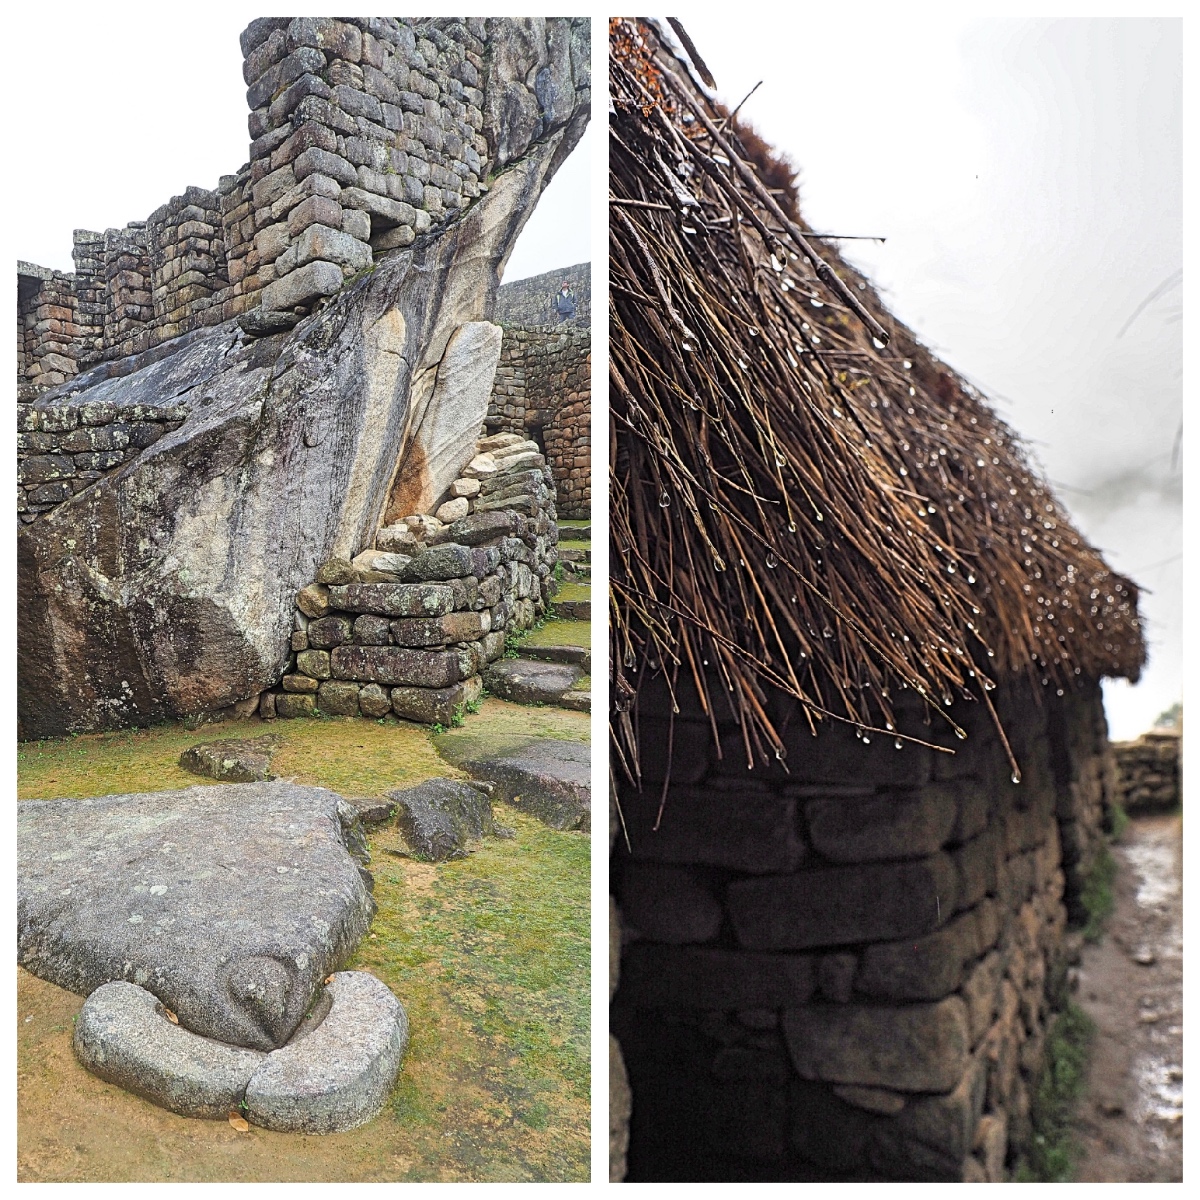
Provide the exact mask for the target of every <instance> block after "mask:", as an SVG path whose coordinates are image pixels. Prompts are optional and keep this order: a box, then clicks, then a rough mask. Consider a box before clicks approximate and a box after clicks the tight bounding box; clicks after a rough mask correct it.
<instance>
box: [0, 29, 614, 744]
mask: <svg viewBox="0 0 1200 1200" xmlns="http://www.w3.org/2000/svg"><path fill="white" fill-rule="evenodd" d="M242 51H243V57H244V75H245V79H246V82H247V85H248V88H249V90H248V93H247V95H248V100H249V104H250V108H251V113H250V136H251V138H252V139H253V140H252V144H251V147H250V155H249V162H248V163H247V164H246V165H245V166H244V167H243V168H241V169H240V170H239V171H238V172H236V173H235V174H233V175H229V176H225V177H223V178H222V179H221V180H220V182H219V184H218V186H217V187H216V188H215V189H203V188H188V189H186V190H185V191H184V192H183V193H182V194H181V195H179V196H176V197H174V198H172V199H171V200H170V201H169V202H168V203H167V204H165V205H163V206H161V207H160V208H159V209H157V210H156V211H155V212H154V213H152V214H151V215H150V216H149V218H148V219H147V220H145V221H135V222H130V223H129V224H128V225H127V226H125V227H124V228H123V229H111V230H107V231H105V232H103V233H94V232H88V231H78V232H77V233H76V238H75V260H76V271H75V273H74V274H73V275H63V274H59V273H56V272H52V271H46V270H43V269H42V268H40V267H35V266H32V265H29V264H20V265H19V267H18V330H17V334H18V388H19V397H18V398H19V401H20V404H19V407H18V418H17V419H18V426H19V429H18V432H19V435H20V443H19V450H18V455H19V459H20V490H19V492H18V509H19V518H20V521H19V525H20V531H19V537H18V562H19V567H18V582H19V589H20V593H21V599H20V602H19V604H18V611H19V612H20V613H21V614H22V616H21V617H20V620H19V626H20V627H19V631H18V654H19V660H20V663H19V678H20V687H19V694H20V700H19V707H20V713H21V715H20V726H21V731H22V736H26V737H40V736H54V735H58V734H62V733H65V732H68V731H72V730H83V729H96V728H111V727H115V726H122V725H129V724H144V723H146V722H151V721H159V720H164V719H172V718H178V717H182V716H187V715H193V714H201V713H210V714H211V713H216V712H225V711H230V712H239V713H244V712H247V711H251V710H253V709H254V708H257V707H261V706H262V704H263V701H262V699H261V697H262V694H263V693H264V692H268V693H272V694H275V693H276V689H278V688H279V686H280V680H281V678H282V677H283V676H284V675H288V676H289V677H294V681H293V685H292V686H293V687H295V686H299V687H306V686H307V685H305V684H302V683H300V684H297V682H296V681H299V680H301V679H310V680H315V682H316V685H317V689H318V692H319V690H320V688H321V685H322V684H324V683H327V682H338V683H340V684H343V685H344V684H346V683H356V684H359V685H361V687H367V686H369V685H371V684H374V685H375V686H377V687H381V688H389V689H395V688H398V687H427V688H434V690H441V689H444V688H451V689H453V688H457V687H460V685H461V686H462V687H464V688H466V689H467V690H468V691H469V688H470V687H471V686H474V685H472V684H471V682H470V681H471V680H473V679H477V677H478V674H479V667H480V666H481V665H482V661H481V662H479V663H476V662H474V660H473V659H471V658H470V656H468V658H467V659H462V660H460V666H459V667H458V668H451V667H450V666H449V665H448V660H446V662H445V663H444V664H443V665H444V668H445V669H444V670H443V671H442V674H441V676H436V677H435V676H434V675H425V676H422V677H421V679H416V678H414V679H413V681H412V682H411V683H410V682H400V681H399V680H396V681H389V680H385V679H383V678H378V679H377V678H375V675H376V674H380V672H378V671H376V670H375V668H371V670H370V671H366V670H356V669H355V668H352V667H350V666H349V665H347V663H345V662H342V663H341V666H340V667H339V668H338V672H337V673H335V672H334V667H333V663H334V656H333V651H335V650H337V649H339V647H338V646H335V645H332V644H331V645H330V646H329V647H320V646H315V645H313V646H308V647H306V648H305V649H301V650H297V649H294V648H293V640H294V639H293V636H292V635H293V634H300V633H304V632H305V630H304V629H298V628H296V624H297V622H296V620H295V616H296V610H295V604H296V596H297V593H298V592H300V591H301V590H302V589H304V588H306V587H307V586H308V585H310V584H313V583H314V582H319V583H320V586H321V587H329V586H333V587H348V586H351V583H350V581H347V582H344V583H333V582H332V581H330V582H329V583H326V582H325V581H323V580H322V581H317V576H318V572H319V571H320V570H321V568H322V567H323V566H324V565H326V564H329V563H331V562H335V561H337V562H343V563H346V564H349V563H350V562H351V561H352V560H357V559H359V558H360V556H361V555H362V554H363V552H364V551H370V552H371V553H372V554H374V553H375V552H379V553H380V554H401V555H406V556H408V557H411V558H413V559H414V562H415V561H416V560H417V557H418V556H417V554H416V549H417V548H418V547H422V546H423V547H424V548H425V549H426V550H427V551H429V552H432V551H434V550H436V551H437V553H438V554H441V555H442V556H443V558H445V557H446V556H447V555H448V556H450V557H453V555H454V553H455V550H454V546H457V547H458V548H459V549H460V550H462V552H463V553H464V554H466V553H470V554H472V555H477V556H478V555H482V558H483V559H484V560H486V561H484V562H482V564H477V563H475V562H474V561H473V562H472V564H471V567H470V568H469V569H468V567H467V566H466V564H465V561H464V562H462V563H459V564H458V566H457V567H456V568H455V569H454V570H451V568H450V567H449V566H447V565H446V563H445V562H443V565H442V566H441V567H439V568H438V571H449V572H450V573H449V574H433V575H429V576H427V577H425V578H422V579H418V580H416V581H415V582H416V583H417V584H418V585H419V586H421V587H427V586H428V587H432V586H435V585H436V586H450V585H451V584H452V583H453V581H454V580H457V581H458V582H457V585H455V586H454V587H453V588H452V591H453V592H454V595H453V602H452V604H451V605H450V606H449V607H446V606H445V605H442V607H441V610H440V611H439V612H438V613H437V614H436V615H432V614H431V615H429V616H428V619H430V620H434V619H436V620H439V621H441V620H443V618H445V619H446V621H445V622H444V624H446V628H444V629H442V630H440V640H437V641H434V640H427V641H426V642H425V643H424V644H420V645H406V644H404V643H402V642H398V641H396V640H395V638H396V637H397V636H400V637H409V636H411V634H410V633H407V632H403V631H401V633H400V634H398V635H397V634H391V633H389V639H388V640H387V642H386V646H387V647H390V648H391V649H392V650H395V651H404V652H406V653H407V652H412V653H416V654H417V655H418V657H419V656H420V655H422V654H428V653H433V650H432V649H430V648H431V647H436V646H439V645H445V646H447V647H453V646H459V645H470V646H474V645H479V644H481V643H482V639H483V638H484V637H486V636H488V634H491V633H493V632H495V633H499V632H501V629H500V627H499V625H498V624H497V625H494V626H492V627H490V628H488V629H486V630H485V629H483V628H482V625H483V624H484V623H485V622H486V621H488V620H497V619H498V620H499V621H502V622H503V623H504V627H505V628H508V627H509V622H510V621H516V622H522V621H525V620H527V619H532V616H533V615H534V614H536V613H537V612H539V611H541V609H540V607H539V606H543V605H544V604H545V601H546V599H547V592H546V591H545V583H546V580H547V579H548V578H549V575H550V572H551V571H552V568H553V564H554V559H553V548H554V545H555V542H556V537H555V535H554V532H553V529H552V526H553V523H554V521H555V511H554V504H553V493H552V490H551V487H552V485H551V481H550V479H549V478H548V477H547V475H546V473H545V471H544V467H545V463H544V460H543V457H542V453H541V450H540V448H539V446H537V445H521V444H522V443H525V442H527V441H528V440H529V439H528V438H527V437H526V435H525V433H524V431H523V430H514V431H512V436H511V437H510V438H509V439H507V440H506V441H505V446H507V447H509V448H511V447H513V446H517V445H520V453H515V454H510V455H509V456H508V457H507V458H506V462H507V465H508V466H510V467H512V468H513V470H512V471H511V472H507V473H506V472H505V471H501V470H499V468H498V466H497V463H498V462H499V460H500V459H501V458H505V455H503V454H500V453H498V451H499V450H500V449H502V447H501V446H500V444H499V443H497V444H496V445H495V446H493V447H492V448H491V450H490V451H487V452H485V454H484V455H481V456H479V457H481V458H483V459H484V462H483V466H482V467H481V468H477V469H472V468H470V467H468V463H469V462H470V460H471V459H472V451H473V450H474V449H475V443H476V439H477V438H478V436H479V434H480V430H481V427H483V426H484V424H485V419H486V417H487V410H488V399H489V397H490V395H491V393H492V383H493V377H494V371H495V366H496V362H497V360H498V358H499V354H500V342H501V331H500V328H499V327H498V326H497V325H494V324H493V323H492V322H491V320H490V318H491V316H492V311H493V308H494V305H495V300H496V295H497V292H498V290H499V276H500V273H501V271H502V269H503V265H504V263H505V262H506V261H507V260H508V257H509V255H510V254H511V252H512V249H513V246H514V245H515V243H516V240H517V237H518V236H519V234H520V232H521V229H522V228H523V226H524V223H525V221H526V220H527V219H528V216H529V214H530V213H531V212H532V210H533V208H534V206H535V204H536V202H537V200H538V198H539V196H540V195H541V193H542V191H543V189H544V188H545V186H546V185H547V183H548V182H549V180H550V179H551V178H552V177H553V174H554V172H555V171H556V170H557V168H558V166H559V165H560V164H561V162H562V161H563V160H564V159H565V158H566V156H567V155H568V154H569V153H570V152H571V150H572V149H573V147H574V146H575V144H576V143H577V142H578V140H579V138H580V137H581V136H582V134H583V130H584V128H585V127H586V124H587V120H588V116H589V113H590V83H591V81H590V51H589V21H588V20H587V19H586V18H540V17H534V18H492V17H489V18H470V19H463V20H460V19H451V18H435V19H420V20H418V19H412V20H409V19H401V18H392V17H383V18H375V17H372V18H345V19H341V18H339V19H333V18H308V17H298V18H286V17H279V18H275V17H272V18H266V19H263V20H260V21H255V22H253V23H252V24H251V25H250V26H249V28H248V29H247V30H246V32H245V34H244V35H243V38H242ZM491 432H492V433H496V432H498V431H495V430H492V431H491ZM499 432H507V431H499ZM488 453H490V454H491V455H492V458H493V459H494V460H495V461H494V462H493V463H492V464H491V467H492V469H491V470H490V471H489V470H488V469H486V468H487V467H488V463H487V461H486V458H487V454H488ZM522 455H524V456H525V457H524V458H522ZM518 467H519V468H520V469H519V470H518V469H517V468H518ZM489 476H495V478H494V479H493V480H492V482H488V478H489ZM501 476H503V479H501ZM535 476H536V478H535ZM500 512H503V513H508V514H509V516H510V517H511V518H512V521H511V526H512V527H511V528H510V529H508V530H507V531H506V532H505V533H504V534H503V535H496V536H503V537H510V538H512V539H513V540H514V543H515V544H514V545H512V546H507V547H504V548H502V547H501V546H500V545H499V544H491V545H486V544H484V543H485V542H487V541H488V540H489V538H482V539H481V540H480V541H479V542H469V541H466V540H460V541H458V542H456V543H454V544H453V545H449V544H447V545H438V544H437V543H436V542H435V541H434V540H433V538H432V534H434V533H436V532H437V531H438V530H439V529H441V528H443V527H447V526H452V525H454V523H455V522H457V521H460V520H462V519H463V518H464V517H465V518H468V519H470V520H480V519H482V518H483V517H485V516H487V515H488V514H490V513H500ZM438 513H440V514H441V518H440V519H439V518H438V516H437V514H438ZM408 516H412V517H414V518H420V520H415V521H414V526H417V527H419V528H414V529H413V530H411V531H408V532H412V534H413V542H412V543H411V544H407V543H405V544H406V545H408V548H407V549H404V548H402V546H401V544H400V543H396V544H393V543H390V542H386V539H385V541H384V542H380V543H377V542H376V535H377V534H378V533H379V532H380V530H381V527H383V528H386V529H390V530H391V531H392V533H391V535H389V536H392V537H393V538H395V537H397V536H399V534H400V533H402V532H405V530H401V529H400V528H399V527H400V526H403V525H405V524H406V522H405V521H404V518H405V517H408ZM518 517H519V518H520V520H519V521H518V520H517V519H516V518H518ZM418 534H420V535H421V536H418ZM472 536H474V534H472ZM489 537H490V535H489ZM401 540H402V539H401ZM445 540H446V541H447V543H448V539H445ZM491 540H492V541H493V542H494V541H495V539H494V538H491ZM518 545H519V547H520V548H519V549H518V548H517V546H518ZM435 557H436V556H435ZM493 558H494V559H495V560H496V561H495V562H492V561H491V560H492V559H493ZM422 561H425V562H426V565H428V564H429V563H431V562H432V561H433V559H428V560H422ZM379 565H380V564H379V563H375V564H374V568H378V567H379ZM391 565H392V566H395V563H394V562H393V563H392V564H391ZM484 567H486V570H484ZM413 569H414V570H417V569H418V568H417V567H414V568H413ZM420 569H424V568H420ZM476 570H478V571H479V572H481V573H479V574H473V572H474V571H476ZM456 571H457V573H455V572H456ZM380 574H381V575H382V576H383V577H385V578H390V577H391V576H390V575H389V574H388V570H387V569H386V568H385V569H384V570H383V571H382V572H380ZM493 576H495V577H496V578H495V579H494V580H493V579H492V577H493ZM471 579H474V580H475V581H476V584H477V585H478V586H479V587H480V588H483V589H484V590H485V594H484V596H482V597H480V596H478V595H476V594H474V593H472V592H470V591H469V590H467V589H468V582H467V581H469V580H471ZM374 582H376V583H377V582H378V580H375V581H374ZM404 586H409V583H408V581H407V580H406V581H405V583H404ZM497 586H498V587H499V594H498V595H497V596H496V597H495V598H494V599H492V598H490V597H491V591H492V590H493V588H494V587H497ZM341 600H342V601H343V602H344V607H341V608H338V609H337V610H336V612H337V613H344V614H347V615H349V616H350V617H351V618H352V624H353V622H354V621H357V620H358V618H359V617H378V616H381V615H389V616H390V617H391V619H393V620H405V619H426V617H424V616H422V617H419V618H418V617H416V616H414V617H411V618H410V617H409V616H408V615H407V614H399V613H397V614H381V613H377V612H373V611H370V610H369V608H367V607H363V608H361V609H356V608H355V607H354V605H355V604H356V603H357V600H352V599H351V598H350V597H349V596H343V597H341ZM439 604H441V602H439ZM435 607H436V606H435ZM485 610H486V611H487V613H488V617H487V618H484V617H482V616H479V614H480V613H482V612H484V611H485ZM510 610H511V611H510ZM321 615H324V614H321ZM451 618H453V620H451ZM313 619H316V620H319V619H320V616H318V617H316V618H313ZM454 621H457V622H458V625H456V626H455V627H454V628H453V629H452V628H450V625H452V624H453V623H454ZM471 621H474V623H475V625H478V626H480V627H479V628H478V629H472V630H468V629H467V628H466V625H467V624H469V623H470V622H471ZM468 634H469V636H468ZM426 636H427V638H428V639H432V638H433V632H432V631H427V632H426ZM295 640H299V639H295ZM351 644H352V643H351ZM362 645H363V648H364V649H367V648H369V647H368V644H366V643H363V644H362ZM382 648H383V643H378V642H377V643H374V649H371V652H370V654H368V655H367V656H366V657H367V658H371V657H373V656H374V657H378V654H377V651H379V650H381V649H382ZM309 651H312V652H320V653H324V654H328V655H329V656H330V675H329V678H328V680H326V679H320V678H317V677H315V676H311V675H306V674H304V670H303V668H302V667H299V666H298V663H299V658H298V656H299V655H300V654H303V653H308V652H309ZM446 653H450V651H449V650H448V651H447V652H446ZM348 654H349V649H347V651H346V653H345V654H341V655H338V656H337V658H338V660H339V661H341V660H342V659H346V658H347V656H348ZM385 657H388V656H387V655H385ZM390 657H396V656H395V655H391V656H390ZM305 661H306V662H308V661H312V660H305ZM418 674H419V672H418ZM411 675H412V672H407V673H406V674H405V680H408V678H409V677H410V676H411ZM451 675H455V676H456V678H453V679H451V678H450V676H451ZM435 678H436V679H437V682H436V683H435ZM325 690H326V692H328V693H329V703H330V704H331V705H333V704H335V703H339V702H338V701H335V700H334V699H333V697H334V694H335V692H336V689H334V688H332V687H327V688H326V689H325ZM312 695H313V693H312V692H311V690H310V691H309V692H300V691H292V690H290V689H288V688H285V689H284V692H283V693H282V694H280V699H282V700H284V708H285V709H286V708H287V707H288V705H289V704H292V705H293V706H294V705H296V704H297V703H299V704H300V707H301V708H304V707H307V706H306V705H304V704H303V703H302V701H298V700H296V697H306V696H307V697H308V698H309V699H310V700H311V697H312ZM463 695H464V696H465V695H467V692H463ZM388 699H389V702H390V700H391V696H390V693H389V696H388ZM340 703H341V704H342V705H343V707H344V706H345V704H346V703H347V702H346V701H345V699H344V697H343V699H342V700H341V701H340ZM369 703H370V702H369ZM457 703H458V701H456V703H455V706H457ZM268 707H269V702H268ZM435 709H436V712H437V713H439V714H442V713H444V712H445V711H446V706H445V704H440V703H439V704H438V705H436V706H435ZM431 711H432V710H431ZM433 719H437V718H433Z"/></svg>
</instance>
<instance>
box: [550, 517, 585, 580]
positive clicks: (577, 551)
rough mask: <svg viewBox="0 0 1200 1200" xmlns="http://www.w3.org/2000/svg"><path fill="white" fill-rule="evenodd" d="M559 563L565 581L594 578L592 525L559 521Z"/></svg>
mask: <svg viewBox="0 0 1200 1200" xmlns="http://www.w3.org/2000/svg"><path fill="white" fill-rule="evenodd" d="M558 561H559V562H560V563H562V568H563V580H564V581H571V580H575V581H580V580H589V579H591V577H592V523H591V522H590V521H559V523H558Z"/></svg>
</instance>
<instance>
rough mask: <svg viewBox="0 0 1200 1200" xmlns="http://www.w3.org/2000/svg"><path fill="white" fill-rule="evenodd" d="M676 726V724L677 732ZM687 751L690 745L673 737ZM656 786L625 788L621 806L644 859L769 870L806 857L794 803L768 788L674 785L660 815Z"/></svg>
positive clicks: (795, 864)
mask: <svg viewBox="0 0 1200 1200" xmlns="http://www.w3.org/2000/svg"><path fill="white" fill-rule="evenodd" d="M679 728H680V726H679V725H677V726H676V731H677V732H678V730H679ZM681 749H682V750H683V751H684V757H683V759H682V761H683V762H684V766H685V769H686V767H687V759H686V754H687V753H688V752H690V746H689V744H688V743H687V742H684V743H683V744H682V746H681V745H680V743H678V742H677V744H676V750H677V752H678V751H679V750H681ZM658 805H659V792H658V789H657V788H656V789H654V790H653V791H649V792H643V793H642V794H640V795H639V794H637V793H632V792H626V793H625V794H624V795H623V796H622V798H621V811H622V813H623V815H624V818H625V824H626V828H627V829H628V832H629V842H630V847H631V849H632V852H633V857H634V858H636V859H640V860H642V861H646V862H662V863H688V864H701V865H707V866H715V867H728V868H730V869H732V870H735V871H749V872H753V873H754V874H768V873H772V872H780V871H792V870H795V868H796V867H798V866H799V865H800V863H801V862H802V861H803V860H804V856H805V852H804V843H803V842H802V841H801V839H800V836H799V834H798V832H797V828H796V802H795V801H794V800H785V799H782V798H781V797H779V796H776V795H773V794H771V793H769V792H765V791H763V792H760V791H756V790H751V789H750V788H747V789H746V791H745V792H741V793H739V792H736V791H729V792H724V791H720V792H719V791H713V790H710V789H705V788H693V787H678V786H673V787H672V788H671V790H670V791H669V792H668V794H667V802H666V804H665V805H664V806H663V813H662V820H661V822H660V823H659V827H658V829H657V830H655V829H654V823H655V820H656V819H657V817H658Z"/></svg>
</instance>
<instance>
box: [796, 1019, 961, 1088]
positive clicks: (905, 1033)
mask: <svg viewBox="0 0 1200 1200" xmlns="http://www.w3.org/2000/svg"><path fill="white" fill-rule="evenodd" d="M782 1025H783V1034H784V1039H785V1040H786V1042H787V1047H788V1052H789V1053H790V1054H791V1056H792V1065H793V1066H794V1067H795V1068H796V1072H797V1074H799V1075H800V1077H801V1078H802V1079H823V1080H826V1081H828V1082H831V1083H843V1084H857V1085H859V1086H862V1087H880V1088H889V1089H891V1090H892V1091H897V1092H949V1091H950V1090H951V1089H953V1088H954V1087H955V1086H957V1084H958V1083H959V1082H960V1081H961V1079H962V1077H963V1075H964V1073H965V1071H966V1069H967V1063H968V1056H969V1040H970V1039H969V1031H968V1026H967V1006H966V1004H965V1003H964V1002H963V1000H962V998H961V997H960V996H949V997H947V998H946V999H945V1000H941V1001H939V1002H938V1003H937V1004H907V1005H904V1006H903V1007H899V1008H886V1007H881V1006H877V1005H872V1006H869V1007H868V1006H863V1005H858V1004H813V1005H809V1006H807V1007H804V1008H793V1009H787V1010H786V1011H785V1012H784V1014H783V1020H782Z"/></svg>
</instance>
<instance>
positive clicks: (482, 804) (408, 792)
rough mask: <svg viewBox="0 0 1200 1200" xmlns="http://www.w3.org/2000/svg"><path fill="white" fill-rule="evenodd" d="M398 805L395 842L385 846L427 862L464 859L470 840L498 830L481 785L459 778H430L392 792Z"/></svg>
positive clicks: (492, 833)
mask: <svg viewBox="0 0 1200 1200" xmlns="http://www.w3.org/2000/svg"><path fill="white" fill-rule="evenodd" d="M388 799H389V800H390V801H392V802H393V804H394V805H395V806H396V832H397V834H398V836H397V838H396V839H395V843H394V844H393V845H388V844H387V843H386V842H385V843H384V849H387V850H391V851H392V852H393V853H405V852H407V853H408V854H411V855H412V857H414V858H417V859H421V860H422V861H424V862H445V861H446V860H447V859H451V858H465V857H466V854H467V843H468V842H471V841H475V842H477V841H479V840H480V839H481V838H484V837H489V836H493V835H495V834H496V832H497V826H496V821H495V819H494V817H493V816H492V802H491V800H489V799H488V796H487V794H486V793H485V792H484V791H483V790H481V788H480V787H479V786H478V785H473V784H469V783H462V782H460V781H459V780H457V779H428V780H426V781H425V782H424V783H420V784H418V785H417V786H416V787H412V788H402V789H400V790H397V791H394V792H389V793H388Z"/></svg>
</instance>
